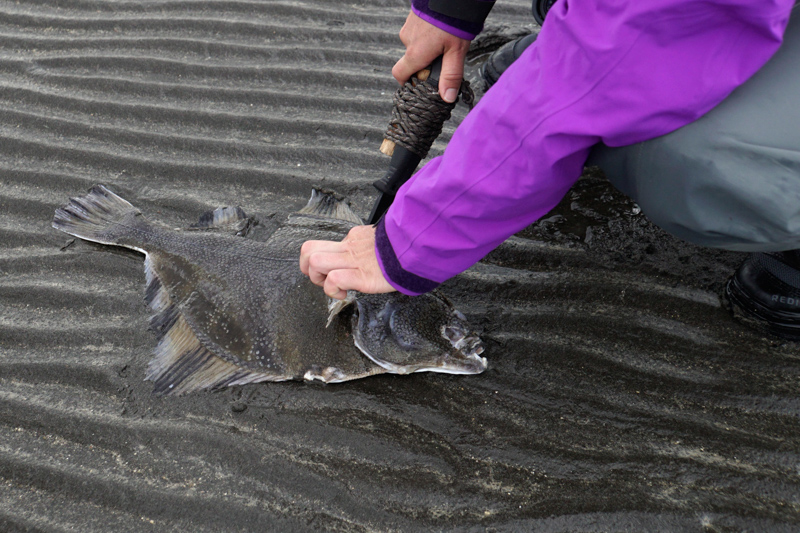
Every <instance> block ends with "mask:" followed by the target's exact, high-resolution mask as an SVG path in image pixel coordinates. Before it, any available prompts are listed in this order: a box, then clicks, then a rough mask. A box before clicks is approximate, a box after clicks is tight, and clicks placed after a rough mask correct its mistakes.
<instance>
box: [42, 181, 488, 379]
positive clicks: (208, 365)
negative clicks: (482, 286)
mask: <svg viewBox="0 0 800 533" xmlns="http://www.w3.org/2000/svg"><path fill="white" fill-rule="evenodd" d="M247 221H248V218H247V216H246V215H245V214H244V212H243V211H242V210H241V208H230V207H228V208H220V209H217V210H216V211H214V212H211V213H207V214H205V215H204V216H203V217H202V218H201V220H200V222H199V223H198V224H195V225H194V226H192V227H191V228H190V229H189V230H176V229H171V228H168V227H166V226H164V225H162V224H158V223H154V222H150V221H148V220H147V219H146V218H145V217H144V216H143V215H142V213H141V211H139V210H138V209H137V208H135V207H134V206H133V205H131V204H130V203H128V202H127V201H126V200H124V199H122V198H121V197H119V196H117V195H116V194H114V193H113V192H111V191H110V190H109V189H107V188H106V187H104V186H102V185H96V186H94V187H93V188H92V189H91V190H90V191H89V193H88V195H86V196H83V197H81V198H72V199H71V200H70V202H69V204H67V205H65V206H64V207H62V208H59V209H58V210H56V213H55V218H54V219H53V227H54V228H56V229H58V230H61V231H63V232H65V233H68V234H70V235H74V236H75V237H79V238H81V239H85V240H87V241H92V242H96V243H101V244H107V245H115V246H123V247H126V248H131V249H133V250H137V251H139V252H142V253H143V254H144V255H145V266H144V269H145V274H146V278H147V288H146V292H145V300H146V301H147V303H148V304H149V305H150V306H151V307H152V308H153V310H154V311H155V314H154V315H153V316H152V318H151V326H152V329H153V330H154V331H155V332H156V334H157V335H158V337H159V340H158V345H157V347H156V350H155V357H154V358H153V359H152V360H151V361H150V363H149V365H148V368H147V372H146V377H145V379H148V380H151V381H153V382H154V392H156V393H158V394H181V393H186V392H191V391H195V390H199V389H218V388H222V387H226V386H231V385H242V384H246V383H257V382H263V381H284V380H302V379H305V380H321V381H324V382H327V383H333V382H341V381H348V380H352V379H358V378H362V377H366V376H371V375H375V374H383V373H396V374H408V373H411V372H423V371H431V372H445V373H452V374H477V373H480V372H482V371H483V370H485V369H486V365H487V363H486V359H485V358H483V357H481V356H480V354H481V353H482V352H483V344H482V343H481V340H480V338H479V337H478V336H477V335H476V334H475V333H474V332H473V330H472V329H471V328H470V326H469V324H468V323H467V320H466V319H465V317H464V315H463V314H461V313H460V312H459V311H457V310H456V309H455V308H454V307H453V305H452V304H451V303H450V302H449V301H448V300H447V299H446V298H445V297H444V296H443V295H441V294H439V293H431V294H425V295H422V296H416V297H409V296H405V295H403V294H399V293H390V294H379V295H368V294H360V293H354V292H351V293H350V294H348V298H347V299H346V300H344V301H342V302H339V301H332V300H329V299H328V298H327V297H326V296H325V295H324V293H323V291H322V290H321V289H320V288H319V287H317V286H315V285H313V284H312V283H311V282H310V281H309V280H308V278H307V277H306V276H304V275H303V274H302V272H300V269H299V266H298V257H299V254H300V247H301V246H302V244H303V242H305V241H306V240H309V239H326V240H340V239H341V238H342V237H343V236H344V235H345V234H346V233H347V231H348V230H349V229H350V228H352V227H353V226H355V225H358V224H361V223H362V222H361V219H360V218H359V217H358V216H357V215H356V214H355V213H354V212H353V211H352V210H351V209H350V208H349V206H348V205H347V204H346V203H345V202H344V201H342V200H341V199H338V198H337V197H336V196H335V195H334V194H333V193H321V192H317V191H314V192H313V193H312V196H311V199H310V200H309V202H308V205H306V207H304V208H303V209H302V210H300V211H299V212H297V213H295V214H293V215H291V216H290V217H289V220H288V221H287V223H286V224H285V225H284V226H283V227H281V228H279V229H278V230H277V231H275V233H273V234H272V235H271V236H270V237H269V239H268V240H266V241H264V242H258V241H255V240H252V239H247V238H244V237H242V236H237V235H234V234H232V232H236V233H239V234H242V233H245V231H244V229H245V226H246V225H247ZM198 229H206V230H214V229H216V230H217V231H196V230H198ZM223 229H227V230H228V232H225V231H222V230H223ZM192 230H195V231H192Z"/></svg>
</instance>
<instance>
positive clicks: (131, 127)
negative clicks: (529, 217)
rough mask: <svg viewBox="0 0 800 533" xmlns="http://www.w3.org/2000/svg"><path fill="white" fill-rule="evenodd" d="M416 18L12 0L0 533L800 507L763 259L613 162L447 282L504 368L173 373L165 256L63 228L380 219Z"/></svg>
mask: <svg viewBox="0 0 800 533" xmlns="http://www.w3.org/2000/svg"><path fill="white" fill-rule="evenodd" d="M528 13H529V2H527V0H502V1H501V2H499V5H498V6H497V7H496V8H495V11H494V13H493V14H492V16H491V19H490V22H491V25H492V26H494V27H497V26H498V25H506V26H508V27H509V28H516V27H518V26H519V24H520V21H524V22H525V23H527V24H529V25H531V24H532V22H531V19H530V18H529V16H528ZM405 14H406V5H405V3H404V2H402V1H399V0H397V1H394V0H393V1H388V0H371V1H368V2H367V1H364V2H358V3H352V2H343V1H342V2H339V1H333V0H326V1H322V0H308V1H300V2H289V1H285V2H272V1H271V2H257V1H248V0H244V1H228V0H220V1H204V0H196V1H179V0H174V1H173V0H163V1H161V0H153V1H140V0H131V1H125V0H121V1H116V2H99V1H93V0H60V1H59V2H55V1H50V2H47V1H44V0H38V1H37V0H27V1H26V0H23V1H21V2H11V1H7V2H2V3H1V4H0V183H2V186H0V531H4V532H5V531H81V532H84V531H97V532H107V531H307V530H312V529H313V530H336V531H431V530H458V531H524V530H536V531H611V530H627V531H742V530H748V531H797V529H798V528H800V420H799V419H798V413H799V412H800V400H798V389H799V388H800V380H799V379H798V378H799V377H800V357H798V354H800V350H799V349H798V346H797V345H793V344H785V343H781V342H777V341H775V340H771V339H767V338H765V337H763V336H761V335H759V334H757V333H754V332H752V331H750V330H748V329H747V328H746V327H744V326H742V325H740V324H738V323H737V322H735V321H734V320H733V319H732V318H731V316H730V315H729V313H728V312H727V311H726V309H725V308H724V306H723V305H722V304H721V301H720V297H719V296H720V294H721V289H722V287H723V284H724V282H725V280H726V278H727V276H728V275H729V274H730V273H731V272H732V270H733V269H734V268H735V266H736V265H737V264H738V263H739V262H740V261H741V258H742V256H741V255H740V254H733V253H725V252H718V251H710V250H703V249H699V248H696V247H692V246H689V245H687V244H684V243H681V242H679V241H677V240H675V239H673V238H671V237H670V236H668V235H666V234H664V233H663V232H661V231H660V230H658V229H656V228H654V227H653V226H652V225H651V224H650V223H648V221H647V220H646V219H645V218H644V216H643V215H641V214H636V213H635V209H634V207H635V206H633V205H632V204H631V203H629V202H628V201H627V200H626V199H624V198H623V197H621V196H620V195H619V194H616V193H614V192H613V190H612V189H610V187H609V186H608V185H607V184H606V183H605V182H604V181H603V180H602V178H600V177H597V176H594V175H593V174H592V173H591V172H590V173H589V174H587V176H586V177H585V178H584V179H583V180H582V181H581V182H580V183H579V184H578V186H577V187H576V188H575V189H574V190H573V191H572V192H571V193H570V195H569V197H568V198H567V199H565V202H564V203H563V204H562V205H561V206H560V208H559V210H558V213H557V214H554V215H553V216H552V217H549V218H548V219H547V220H546V221H544V222H541V223H539V224H537V225H536V226H534V227H531V228H529V229H528V230H527V231H525V232H523V234H521V235H519V236H517V237H515V238H513V239H512V240H511V241H509V242H508V243H506V244H505V245H503V246H502V247H501V248H500V249H499V250H498V251H496V252H495V253H493V254H492V255H491V256H490V257H489V258H487V260H486V261H484V262H483V263H482V264H480V265H478V266H476V267H475V268H474V269H472V270H470V271H469V272H467V273H465V274H464V275H463V276H461V277H459V278H458V279H455V280H452V281H451V282H449V283H447V284H446V287H445V289H446V292H447V293H448V294H449V295H450V296H451V297H452V298H453V299H454V300H455V301H456V303H457V305H458V306H459V307H460V308H461V309H462V310H463V311H464V312H465V313H466V314H467V315H468V316H469V317H470V318H471V319H472V320H473V321H474V322H475V323H476V324H477V325H478V327H479V328H480V329H481V331H482V332H483V337H484V339H485V340H486V342H487V344H488V349H487V352H486V355H487V356H488V358H489V361H490V368H489V370H487V371H486V372H485V373H484V374H483V375H480V376H464V377H459V376H447V375H436V374H418V375H412V376H407V377H400V376H384V377H377V378H370V379H365V380H361V381H357V382H352V383H346V384H339V385H333V386H324V385H319V384H311V385H309V384H302V383H279V384H262V385H255V386H246V387H238V388H233V389H230V390H225V391H223V392H219V393H199V394H192V395H190V396H186V397H181V398H158V397H153V396H152V395H151V394H150V389H151V387H150V384H148V383H146V382H143V381H142V378H143V376H144V372H145V366H146V364H147V361H148V360H149V358H150V354H151V351H152V349H153V347H154V344H155V340H154V337H153V335H152V334H151V333H150V332H149V331H148V330H147V319H148V310H147V309H146V307H145V305H144V303H143V301H142V297H143V288H144V274H143V271H142V261H141V258H140V257H139V256H137V255H136V254H133V253H128V252H121V251H118V250H110V249H108V248H103V247H100V246H94V245H90V244H86V243H83V242H74V243H73V244H71V245H69V246H67V244H68V243H69V242H71V241H70V239H69V238H68V237H67V236H65V235H63V234H60V233H58V232H56V231H55V230H52V229H51V228H50V221H51V219H52V216H53V212H54V210H55V209H56V207H58V206H59V205H61V204H62V203H64V202H65V201H66V200H67V198H68V197H70V196H76V195H79V194H82V193H84V192H85V191H86V190H87V189H88V188H89V187H90V186H91V185H93V184H95V183H106V184H108V185H110V186H111V187H112V188H114V189H115V190H116V191H117V192H119V193H120V194H122V195H123V196H125V197H126V198H128V199H129V200H131V201H132V202H133V203H134V204H136V205H137V206H138V207H140V208H141V209H142V210H143V211H144V212H145V213H146V214H148V215H149V216H151V217H152V218H154V219H158V220H161V221H164V222H168V223H170V224H174V225H175V226H185V225H187V224H188V223H191V222H193V221H195V220H196V219H197V217H198V216H199V215H200V214H201V213H202V212H203V211H205V210H208V209H211V208H214V207H216V206H218V205H228V204H240V205H241V206H242V207H244V209H245V210H246V211H248V212H249V213H251V214H254V215H256V216H257V217H258V218H259V219H260V221H261V225H260V227H259V228H258V229H257V230H256V234H255V235H254V238H258V236H259V235H265V234H266V233H267V232H268V231H269V230H270V229H271V228H274V227H275V224H276V223H277V221H280V220H281V219H283V217H285V215H286V214H287V213H289V212H291V211H293V210H295V209H297V208H298V207H300V206H302V205H303V204H304V203H305V200H306V198H307V197H308V195H309V192H310V190H311V188H312V187H315V186H324V187H328V188H333V189H336V190H338V191H339V192H341V193H343V194H346V195H349V196H350V197H351V198H352V200H353V202H354V205H355V206H356V208H357V209H358V210H360V211H361V212H362V213H364V214H366V213H367V212H368V210H369V205H370V203H371V200H372V197H373V190H372V188H371V182H372V181H373V180H374V179H376V178H377V177H379V176H380V175H381V174H382V173H383V171H384V170H385V168H386V166H387V163H388V161H387V159H386V158H384V157H383V156H382V155H381V154H379V153H378V151H377V147H378V145H379V144H380V141H381V136H382V130H383V129H384V128H385V126H386V124H387V122H388V119H389V114H390V109H391V100H390V96H391V93H392V91H393V90H394V89H395V82H394V80H393V79H392V78H391V74H390V70H391V67H392V65H393V63H394V61H395V59H396V58H397V57H399V55H400V54H401V46H400V43H399V41H398V39H397V36H396V34H397V31H398V30H399V28H400V26H401V25H402V22H403V20H404V18H405ZM529 27H530V26H529ZM503 31H506V32H507V33H510V32H511V30H503ZM503 31H500V32H495V34H496V35H502V34H503ZM472 75H473V76H474V65H473V72H472ZM464 113H465V111H464V110H463V108H460V109H459V111H458V112H457V113H456V115H457V117H456V119H455V121H454V122H458V118H459V117H463V116H464ZM451 132H452V124H451V125H450V126H449V127H448V129H447V131H446V132H445V134H444V135H443V136H442V138H441V139H440V140H439V141H437V143H436V145H435V150H434V152H435V153H440V152H441V150H442V148H443V147H444V145H445V143H446V141H447V138H448V137H449V134H450V133H451Z"/></svg>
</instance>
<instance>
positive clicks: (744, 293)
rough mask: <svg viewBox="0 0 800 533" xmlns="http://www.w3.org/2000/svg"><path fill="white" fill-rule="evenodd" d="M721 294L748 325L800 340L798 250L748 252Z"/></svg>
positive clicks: (799, 260)
mask: <svg viewBox="0 0 800 533" xmlns="http://www.w3.org/2000/svg"><path fill="white" fill-rule="evenodd" d="M725 297H726V299H727V300H728V304H729V306H730V307H731V310H732V311H733V314H734V316H736V317H737V318H739V319H740V320H741V321H742V322H744V323H745V324H747V325H748V326H750V327H753V328H755V329H757V330H759V331H762V332H767V333H771V334H773V335H775V336H778V337H782V338H784V339H788V340H792V341H800V251H798V250H792V251H789V252H776V253H755V254H750V257H748V258H747V259H746V260H745V262H744V263H742V266H740V267H739V269H738V270H737V271H736V273H735V274H734V275H733V277H732V278H731V279H730V280H729V281H728V285H727V286H726V287H725Z"/></svg>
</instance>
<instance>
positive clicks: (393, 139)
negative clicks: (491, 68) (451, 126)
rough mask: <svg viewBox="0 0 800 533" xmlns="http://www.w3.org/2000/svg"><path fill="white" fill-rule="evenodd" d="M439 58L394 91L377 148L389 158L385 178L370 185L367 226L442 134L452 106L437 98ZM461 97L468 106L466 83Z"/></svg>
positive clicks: (468, 98) (378, 218) (379, 216)
mask: <svg viewBox="0 0 800 533" xmlns="http://www.w3.org/2000/svg"><path fill="white" fill-rule="evenodd" d="M441 71H442V57H441V56H439V57H438V58H437V59H436V60H434V62H433V63H431V65H430V66H429V67H428V68H426V69H424V70H421V71H419V72H417V74H416V75H415V76H414V77H412V78H411V80H410V81H408V82H406V83H405V85H403V87H401V88H400V89H398V90H397V93H395V96H394V108H393V109H392V120H391V122H390V123H389V129H388V130H387V132H386V135H385V139H384V141H383V144H382V145H381V152H383V153H384V154H386V155H389V156H391V157H392V160H391V162H390V163H389V170H387V172H386V175H385V176H384V177H383V178H381V179H379V180H378V181H376V182H375V183H373V185H374V186H375V188H376V189H378V191H380V195H379V196H378V198H377V200H376V201H375V204H374V205H373V207H372V212H371V213H370V215H369V219H368V220H367V223H368V224H376V223H377V222H378V221H379V220H380V218H381V217H382V216H383V214H384V213H385V212H386V210H387V209H389V206H390V205H392V201H394V197H395V195H396V194H397V191H398V190H399V189H400V187H402V186H403V184H404V183H405V182H406V181H408V179H409V178H410V177H411V175H412V174H413V173H414V171H415V170H416V169H417V165H419V162H420V161H421V160H422V159H423V158H424V157H425V156H426V155H427V154H428V150H429V149H430V147H431V144H433V141H434V140H436V137H438V136H439V134H440V133H441V131H442V126H443V124H444V122H445V121H446V120H447V119H448V118H450V112H451V111H452V110H453V108H454V107H455V105H456V104H455V102H453V103H452V104H450V103H447V102H445V101H444V100H443V99H442V98H441V96H439V92H438V86H439V76H440V74H441ZM460 94H461V96H462V97H463V99H464V101H465V103H467V105H470V106H471V105H472V91H471V90H470V88H469V84H468V83H467V82H462V84H461V93H460Z"/></svg>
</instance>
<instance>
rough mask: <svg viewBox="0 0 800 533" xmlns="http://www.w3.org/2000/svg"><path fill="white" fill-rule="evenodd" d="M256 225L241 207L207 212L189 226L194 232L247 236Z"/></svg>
mask: <svg viewBox="0 0 800 533" xmlns="http://www.w3.org/2000/svg"><path fill="white" fill-rule="evenodd" d="M253 225H255V221H254V220H253V218H252V217H248V216H247V214H246V213H245V212H244V209H242V208H241V207H239V206H236V207H230V206H229V207H218V208H216V209H214V210H213V211H206V212H205V213H203V214H202V215H200V219H199V220H198V221H197V222H196V223H194V224H192V225H191V226H189V229H194V230H213V229H216V230H222V231H229V232H231V233H235V234H236V235H240V236H245V235H247V232H248V231H249V230H250V228H251V226H253Z"/></svg>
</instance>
